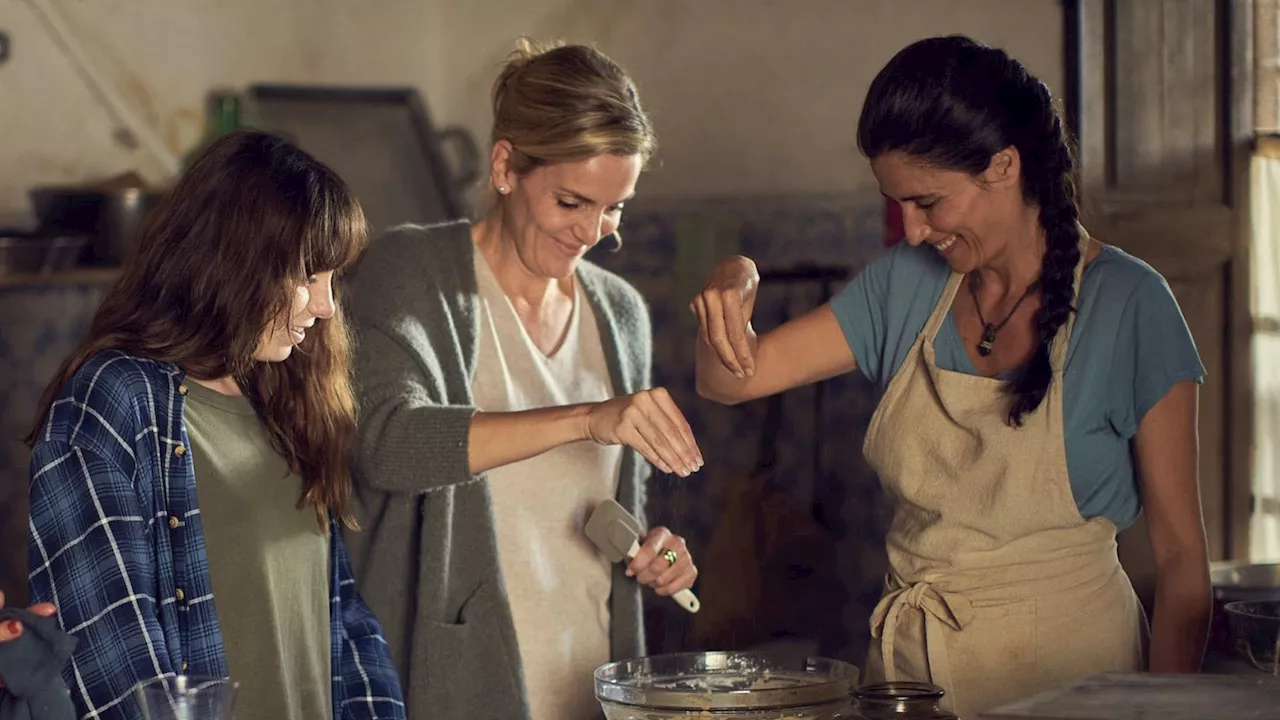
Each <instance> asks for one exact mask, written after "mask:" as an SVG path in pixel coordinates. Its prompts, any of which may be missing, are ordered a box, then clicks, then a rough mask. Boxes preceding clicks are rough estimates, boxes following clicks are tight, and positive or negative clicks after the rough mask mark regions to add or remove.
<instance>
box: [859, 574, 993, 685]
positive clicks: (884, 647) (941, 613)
mask: <svg viewBox="0 0 1280 720" xmlns="http://www.w3.org/2000/svg"><path fill="white" fill-rule="evenodd" d="M908 608H914V609H916V610H920V611H921V612H922V613H923V614H924V641H925V646H926V647H927V648H928V656H929V675H930V680H931V682H933V684H934V685H938V686H939V687H941V688H942V689H943V690H945V691H946V692H947V694H948V695H950V694H951V693H952V692H954V691H953V689H952V687H951V663H950V662H949V661H948V659H947V638H946V636H945V634H944V631H943V626H944V625H945V626H946V627H947V628H950V629H951V630H953V631H955V632H959V631H961V630H963V629H964V626H965V625H967V624H968V623H969V622H970V620H972V619H973V606H972V605H970V604H969V600H968V599H967V598H965V596H963V595H960V594H959V593H952V592H946V591H943V590H939V589H937V588H935V587H934V586H932V585H930V584H929V583H926V582H918V583H914V584H911V585H906V586H903V587H900V588H898V589H896V590H893V591H891V592H889V593H886V594H885V596H884V597H882V598H880V602H879V603H878V604H877V605H876V609H875V612H873V613H872V614H871V637H872V638H879V639H880V653H881V655H882V656H883V660H884V674H885V680H887V681H888V682H895V681H896V680H897V679H898V677H897V675H898V671H897V661H896V659H895V658H894V652H893V643H894V636H895V635H896V634H897V630H898V623H899V622H900V621H901V616H902V611H903V610H906V609H908Z"/></svg>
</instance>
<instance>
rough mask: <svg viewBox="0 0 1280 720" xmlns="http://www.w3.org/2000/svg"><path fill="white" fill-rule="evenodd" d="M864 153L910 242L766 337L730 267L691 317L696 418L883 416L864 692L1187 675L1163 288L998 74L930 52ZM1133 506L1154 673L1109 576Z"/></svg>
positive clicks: (1194, 557) (862, 142) (965, 695)
mask: <svg viewBox="0 0 1280 720" xmlns="http://www.w3.org/2000/svg"><path fill="white" fill-rule="evenodd" d="M858 145H859V147H860V148H861V150H862V152H863V153H864V154H865V155H866V156H867V157H868V158H869V159H870V161H871V166H872V170H873V171H874V173H875V175H876V178H877V180H878V181H879V184H880V189H881V192H883V193H884V195H885V196H887V197H889V198H892V199H893V200H894V201H896V202H897V203H899V205H900V206H901V207H902V211H903V218H904V221H905V229H906V238H905V239H906V242H904V243H899V244H898V245H897V246H896V247H894V248H893V249H892V250H891V251H889V252H887V253H886V254H885V255H884V256H883V257H881V258H879V259H877V260H876V261H875V262H873V263H872V264H871V265H870V266H869V267H867V268H866V269H865V270H864V271H863V272H862V273H860V274H859V275H858V277H856V278H855V279H854V280H853V281H852V282H851V283H850V284H849V285H848V287H846V288H845V289H844V290H843V291H842V293H841V294H840V295H838V296H837V297H836V298H834V299H833V300H832V301H831V303H830V304H828V305H825V306H823V307H820V308H818V309H816V310H814V311H812V312H811V313H809V314H808V315H805V316H803V317H800V318H798V319H796V320H794V321H792V322H789V323H787V324H785V325H783V326H781V327H779V328H777V329H775V330H773V331H771V332H769V333H766V334H765V335H763V336H761V337H757V336H756V334H755V332H754V330H753V329H752V327H751V324H750V319H751V310H752V306H753V304H754V300H755V294H756V288H757V284H758V282H759V275H758V273H757V272H756V268H755V265H754V264H753V263H752V262H751V260H749V259H747V258H743V257H734V258H730V259H728V260H725V261H724V262H723V263H721V264H720V266H719V267H717V269H716V270H715V271H714V273H713V274H712V276H711V279H710V280H709V281H708V283H707V286H706V288H705V289H704V290H703V292H702V293H701V294H700V295H699V296H698V297H697V298H696V299H695V300H694V302H693V309H694V311H695V312H696V313H697V315H698V318H699V321H700V326H701V330H700V338H699V341H698V350H697V358H698V387H699V392H700V393H701V394H702V395H704V396H705V397H708V398H711V399H713V400H716V401H719V402H722V403H738V402H742V401H745V400H750V399H753V398H758V397H762V396H765V395H770V394H773V393H777V392H781V391H784V390H787V389H790V388H793V387H796V386H799V385H803V384H806V383H811V382H816V381H819V380H823V379H825V378H829V377H832V376H834V375H837V374H840V373H845V372H849V371H852V370H855V369H858V370H861V371H862V372H863V374H865V375H866V376H867V377H868V378H869V379H870V380H871V381H872V382H874V383H876V384H877V385H878V386H879V388H880V390H881V391H882V393H883V396H882V398H881V400H880V403H879V406H878V407H877V409H876V412H875V415H874V417H873V418H872V420H871V424H870V427H869V428H868V430H867V436H866V442H865V445H864V452H865V454H866V456H867V459H868V461H869V462H870V464H871V466H872V467H873V468H874V469H875V470H876V472H877V473H878V474H879V476H880V478H881V481H882V483H883V485H884V487H885V489H886V491H887V492H888V494H889V497H890V498H891V501H892V503H893V507H894V517H893V523H892V525H891V528H890V531H889V536H888V541H887V545H888V555H889V561H890V569H889V573H888V575H887V577H886V579H885V590H884V596H883V598H882V599H881V601H880V604H879V605H878V606H877V608H876V609H875V612H874V614H873V616H872V623H871V632H872V637H873V642H872V648H871V652H870V656H869V657H868V660H867V667H866V675H867V677H868V678H869V679H873V680H874V679H888V680H920V681H930V682H933V683H934V684H937V685H940V686H942V687H943V688H944V689H945V690H946V691H947V693H948V697H949V698H950V702H951V703H952V707H953V708H955V709H956V710H957V711H959V713H960V714H961V715H963V716H965V717H969V716H970V715H971V714H976V713H978V712H981V711H983V710H986V709H989V708H992V707H995V706H998V705H1001V704H1004V703H1006V702H1009V701H1012V700H1015V699H1017V698H1019V697H1024V696H1027V695H1030V694H1033V693H1036V692H1039V691H1042V690H1046V689H1050V688H1053V687H1058V686H1062V685H1065V684H1068V683H1070V682H1072V681H1074V680H1077V679H1079V678H1082V677H1084V676H1087V675H1092V674H1095V673H1099V672H1106V671H1134V670H1140V669H1146V668H1148V667H1149V669H1150V670H1152V671H1157V672H1194V671H1196V670H1197V669H1198V668H1199V665H1200V661H1201V656H1202V653H1203V646H1204V641H1205V636H1206V633H1207V626H1208V620H1209V612H1210V597H1209V578H1208V562H1207V553H1206V547H1205V545H1206V543H1205V535H1204V526H1203V521H1202V519H1201V511H1200V504H1199V493H1198V489H1197V477H1196V467H1197V455H1198V451H1197V447H1196V444H1197V439H1196V412H1197V411H1196V402H1197V393H1198V383H1199V382H1201V380H1202V379H1203V376H1204V368H1203V366H1202V365H1201V363H1200V359H1199V356H1198V354H1197V352H1196V348H1195V345H1194V343H1193V342H1192V339H1191V336H1190V333H1189V332H1188V330H1187V327H1186V323H1185V321H1184V320H1183V317H1182V314H1181V312H1180V310H1179V309H1178V305H1177V303H1176V302H1175V300H1174V298H1173V295H1172V294H1171V293H1170V290H1169V287H1168V285H1167V284H1166V283H1165V281H1164V279H1163V278H1161V277H1160V275H1159V274H1157V273H1156V272H1155V271H1154V270H1153V269H1151V268H1150V267H1149V266H1148V265H1146V264H1144V263H1143V262H1141V261H1140V260H1137V259H1135V258H1133V257H1130V256H1128V255H1126V254H1125V253H1123V252H1121V251H1120V250H1118V249H1116V248H1114V247H1110V246H1106V245H1103V244H1101V243H1100V242H1098V241H1097V240H1094V239H1091V238H1090V237H1089V236H1088V235H1087V234H1086V233H1085V231H1084V229H1083V228H1082V227H1081V226H1080V225H1079V224H1078V223H1077V205H1076V198H1075V190H1074V185H1073V182H1072V171H1073V155H1072V151H1071V145H1070V143H1069V140H1068V137H1067V134H1066V132H1065V131H1064V129H1063V126H1062V122H1061V119H1060V117H1059V116H1058V114H1057V113H1056V112H1055V109H1054V106H1053V102H1052V98H1051V97H1050V94H1049V91H1048V89H1047V88H1046V87H1045V85H1044V83H1042V82H1040V81H1039V80H1038V79H1036V78H1035V77H1033V76H1032V75H1030V74H1029V73H1028V72H1027V70H1026V68H1024V67H1023V66H1022V65H1021V64H1020V63H1019V62H1017V61H1016V60H1013V59H1011V58H1010V57H1009V56H1008V55H1006V54H1005V53H1004V52H1002V51H999V50H996V49H992V48H989V47H986V46H983V45H980V44H978V43H976V42H973V41H972V40H969V39H967V38H963V37H947V38H934V39H929V40H923V41H920V42H918V43H915V44H913V45H911V46H910V47H908V48H906V49H904V50H902V51H901V52H900V53H898V55H897V56H896V57H894V58H893V60H891V61H890V62H889V64H888V65H887V66H886V67H885V68H884V69H883V70H882V71H881V72H880V74H879V75H878V76H877V77H876V79H875V81H874V82H873V83H872V85H871V89H870V91H869V92H868V94H867V98H866V102H865V104H864V106H863V110H862V117H861V119H860V120H859V125H858ZM1144 508H1145V511H1146V514H1147V523H1148V526H1149V528H1150V537H1151V543H1152V546H1153V549H1154V552H1155V558H1156V563H1157V567H1158V584H1157V594H1156V605H1155V614H1154V618H1153V624H1152V630H1151V637H1150V651H1149V654H1146V652H1145V651H1146V650H1147V647H1146V639H1147V637H1146V636H1147V623H1146V619H1145V618H1144V616H1143V611H1142V609H1141V606H1140V604H1139V602H1138V599H1137V597H1136V596H1135V594H1134V591H1133V588H1132V585H1131V584H1130V582H1129V578H1128V577H1127V576H1126V575H1125V573H1124V570H1123V569H1122V568H1121V566H1120V563H1119V561H1118V559H1117V557H1116V532H1117V530H1118V529H1120V528H1124V527H1126V526H1128V525H1130V524H1131V523H1132V522H1133V521H1134V520H1135V518H1136V517H1137V515H1138V513H1139V511H1140V510H1142V509H1144ZM1144 654H1146V657H1144ZM1148 657H1149V663H1148V662H1147V658H1148Z"/></svg>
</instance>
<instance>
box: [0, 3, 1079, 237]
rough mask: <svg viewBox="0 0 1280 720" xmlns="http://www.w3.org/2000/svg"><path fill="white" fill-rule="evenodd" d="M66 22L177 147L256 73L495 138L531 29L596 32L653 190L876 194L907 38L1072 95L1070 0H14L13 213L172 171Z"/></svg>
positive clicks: (9, 201)
mask: <svg viewBox="0 0 1280 720" xmlns="http://www.w3.org/2000/svg"><path fill="white" fill-rule="evenodd" d="M41 8H46V9H50V10H51V11H52V12H53V13H54V14H55V15H58V16H60V17H62V18H63V19H64V20H65V25H66V27H67V29H68V30H69V31H70V32H71V34H72V36H73V38H74V41H75V42H76V43H77V44H78V45H79V47H81V48H82V49H83V51H84V53H85V55H86V57H87V58H89V60H90V62H91V63H92V64H93V66H94V67H96V68H97V69H98V70H99V72H100V74H101V76H102V77H104V78H105V79H106V80H107V81H108V82H109V84H110V86H112V87H113V88H114V89H115V91H116V92H117V93H118V94H119V96H120V97H121V98H122V99H123V100H124V101H125V103H126V104H127V106H128V107H129V108H130V110H131V112H132V113H133V114H134V115H136V116H137V117H138V118H139V119H140V121H141V122H142V123H143V124H144V125H145V127H146V128H149V130H150V131H151V132H152V133H154V135H155V137H157V138H158V141H159V142H160V143H161V144H163V146H164V147H165V148H166V149H167V151H168V152H170V153H174V154H181V153H182V152H183V151H185V149H186V148H188V147H190V145H191V144H192V143H193V142H195V141H196V140H197V139H198V138H199V135H200V132H201V128H202V122H203V121H202V117H201V113H202V111H203V98H204V96H205V94H206V93H207V92H208V90H209V89H211V88H213V87H218V86H231V87H243V86H245V85H247V84H249V83H251V82H255V81H278V82H312V83H341V84H410V85H415V86H417V87H419V88H420V89H421V90H422V91H423V93H424V95H425V96H426V98H427V101H428V105H429V108H430V110H431V111H432V113H433V115H434V118H433V119H434V121H435V122H436V124H437V125H450V124H461V125H463V126H465V127H467V128H469V129H470V130H471V131H472V132H473V133H474V134H475V135H476V136H477V139H478V140H480V141H481V144H482V145H484V144H485V140H486V137H487V125H488V114H489V113H488V90H489V85H490V82H491V81H492V78H493V76H494V75H495V73H496V70H497V68H498V65H499V64H500V63H501V61H502V59H503V58H504V56H505V55H506V54H507V52H508V51H509V50H510V49H511V47H512V43H513V40H514V38H515V37H516V36H518V35H520V34H522V33H527V34H530V35H533V36H536V37H543V38H545V37H559V38H563V39H566V40H570V41H586V42H595V43H596V44H598V45H599V46H600V47H601V48H602V49H603V50H605V51H606V52H607V53H609V54H610V55H612V56H613V57H614V58H615V59H617V60H618V61H619V62H621V63H622V64H623V65H624V66H625V67H627V68H628V69H629V70H630V71H631V73H632V75H633V76H634V77H635V78H636V80H637V82H638V84H639V85H640V88H641V92H642V97H643V99H644V102H645V103H646V105H647V107H648V108H649V109H650V111H651V112H652V114H653V116H654V119H655V122H656V124H657V127H658V132H659V140H660V143H661V146H662V148H661V151H660V155H659V163H657V164H655V168H654V171H653V172H652V174H651V175H650V176H649V177H648V178H647V179H646V180H645V181H644V183H643V184H642V186H641V189H642V192H644V193H646V194H648V195H652V196H663V197H670V196H724V195H735V194H789V193H822V194H831V193H844V192H860V191H872V188H873V183H872V180H871V176H870V173H869V171H868V170H867V168H866V164H865V162H863V161H862V159H861V158H860V157H859V156H858V155H857V151H856V148H855V146H854V138H853V136H854V129H855V125H856V122H857V115H858V108H859V106H860V103H861V99H862V95H863V93H864V92H865V89H866V86H867V85H868V83H869V82H870V80H871V78H872V76H873V75H874V74H875V72H876V71H877V70H878V69H879V67H880V66H881V65H882V64H883V63H884V62H885V61H886V60H888V58H889V57H890V56H891V55H892V54H893V53H894V52H896V51H897V50H898V49H899V48H901V47H902V46H903V45H905V44H907V43H909V42H910V41H912V40H914V39H917V38H920V37H924V36H928V35H933V34H941V33H950V32H963V33H968V34H971V35H974V36H975V37H977V38H979V39H981V40H984V41H986V42H990V43H993V44H997V45H1001V46H1003V47H1006V48H1007V49H1008V50H1009V51H1010V52H1011V53H1013V54H1014V55H1015V56H1017V57H1019V58H1021V59H1023V60H1024V61H1025V62H1026V63H1027V64H1028V65H1029V66H1030V67H1031V69H1032V71H1034V72H1036V73H1038V74H1041V75H1042V76H1043V77H1045V78H1046V79H1047V80H1049V82H1050V84H1051V85H1052V86H1054V87H1055V88H1059V87H1061V75H1062V66H1061V54H1062V53H1061V19H1060V9H1059V3H1058V0H1016V1H1015V0H896V1H895V2H887V1H881V0H791V1H790V2H777V1H773V0H537V1H534V0H469V1H465V2H464V1H463V0H453V1H452V2H450V1H448V0H378V1H374V2H352V1H351V0H219V1H218V2H199V1H197V0H78V1H77V0H0V29H4V30H6V31H8V32H9V34H10V35H11V36H12V40H13V43H12V44H13V53H12V58H11V60H10V62H9V63H8V64H6V65H3V66H0V168H3V171H2V172H0V224H3V223H5V222H6V221H12V220H13V219H14V218H24V217H25V216H26V213H27V208H26V189H27V188H28V187H29V186H31V185H34V184H39V183H50V182H76V181H83V180H89V179H94V178H101V177H105V176H108V175H111V174H114V173H118V172H122V171H125V170H131V169H132V170H136V171H138V172H140V173H141V174H142V175H143V176H144V177H147V178H148V179H151V180H153V181H158V180H162V179H163V178H164V172H163V170H162V166H161V165H160V164H159V163H158V162H156V160H155V159H154V158H153V157H152V156H151V155H150V154H149V153H147V152H146V151H145V149H130V148H128V147H125V146H123V145H122V143H121V142H120V140H119V139H118V138H117V137H116V135H117V133H115V128H114V127H113V123H112V122H111V120H110V116H109V115H108V114H107V113H106V112H105V111H104V110H103V108H102V106H101V104H100V103H99V102H98V101H97V100H95V98H94V95H93V94H91V93H90V91H89V90H88V89H87V86H86V84H85V83H84V82H83V81H82V79H81V78H80V76H79V75H78V74H77V72H76V70H75V68H74V65H72V64H71V62H69V60H68V59H67V56H66V53H65V52H64V51H63V50H61V49H60V48H59V47H58V46H57V45H55V43H54V42H53V41H52V40H51V37H50V34H49V33H48V32H47V30H46V27H45V25H44V24H43V23H42V20H41V13H40V12H38V10H39V9H41Z"/></svg>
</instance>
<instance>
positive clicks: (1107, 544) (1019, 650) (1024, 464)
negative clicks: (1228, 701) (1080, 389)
mask: <svg viewBox="0 0 1280 720" xmlns="http://www.w3.org/2000/svg"><path fill="white" fill-rule="evenodd" d="M1087 250H1088V236H1087V235H1086V234H1085V233H1083V232H1081V245H1080V255H1081V258H1080V263H1079V264H1078V265H1077V266H1076V271H1075V288H1076V290H1077V297H1078V296H1079V289H1080V278H1081V275H1082V274H1083V269H1084V263H1085V255H1086V253H1087ZM963 277H964V276H963V275H959V274H956V273H952V275H951V278H950V280H949V282H948V283H947V286H946V289H945V290H944V291H943V293H942V297H941V298H940V299H939V300H938V304H937V306H936V307H935V308H934V310H933V314H932V315H931V316H930V318H929V322H928V323H927V324H926V325H925V328H924V330H923V332H921V333H920V336H919V337H918V338H917V339H916V342H915V344H914V345H913V346H912V348H911V351H910V352H909V353H908V354H907V357H906V360H905V361H904V362H903V364H902V369H901V370H900V371H899V372H898V374H897V375H896V376H894V378H893V380H892V381H891V382H890V383H889V387H888V389H887V390H886V392H885V395H884V398H883V399H882V400H881V402H880V405H879V407H878V408H877V409H876V413H875V415H874V416H873V417H872V420H871V425H870V428H869V429H868V431H867V437H866V443H865V446H864V448H863V450H864V452H865V454H866V457H867V460H868V461H869V463H870V464H871V467H872V468H874V469H875V471H876V472H877V473H878V474H879V476H880V479H881V482H882V483H883V485H884V488H885V491H886V492H887V493H888V494H889V497H890V499H891V501H892V502H893V505H894V517H893V524H892V526H891V528H890V530H889V535H888V540H887V546H888V554H889V572H888V575H887V576H886V578H885V594H884V597H883V598H882V599H881V600H880V603H879V604H878V605H877V606H876V609H875V612H874V613H873V615H872V619H871V633H872V638H873V640H872V643H871V651H870V654H869V656H868V658H867V664H866V676H867V678H868V680H870V681H878V680H919V681H925V682H933V683H934V684H936V685H940V686H942V688H943V689H944V690H946V692H947V697H948V700H949V705H950V707H951V708H952V709H953V710H954V711H955V712H957V713H958V714H959V715H961V717H964V718H966V720H969V719H970V718H975V717H977V716H978V713H980V712H983V711H985V710H988V709H991V708H993V707H997V706H999V705H1002V704H1005V703H1008V702H1010V701H1013V700H1017V699H1019V698H1022V697H1026V696H1029V695H1032V694H1035V693H1038V692H1041V691H1043V690H1047V689H1051V688H1055V687H1060V686H1062V685H1065V684H1069V683H1070V682H1072V681H1074V680H1076V679H1079V678H1082V677H1085V676H1088V675H1091V674H1095V673H1099V672H1106V671H1133V670H1139V669H1142V668H1143V667H1144V662H1143V652H1144V651H1143V646H1144V643H1145V638H1146V620H1145V618H1144V616H1143V612H1142V609H1141V606H1140V605H1139V603H1138V599H1137V596H1136V595H1135V594H1134V591H1133V587H1132V585H1131V584H1130V582H1129V578H1128V576H1127V575H1126V574H1125V573H1124V571H1123V570H1122V569H1121V567H1120V562H1119V560H1118V559H1117V556H1116V527H1115V525H1114V524H1113V523H1111V521H1109V520H1107V519H1105V518H1094V519H1092V520H1088V521H1086V520H1084V519H1083V518H1082V517H1081V516H1080V512H1079V510H1078V508H1077V506H1076V502H1075V498H1074V497H1073V496H1072V494H1071V485H1070V483H1069V482H1068V479H1067V458H1066V449H1065V446H1064V442H1063V419H1062V404H1063V396H1062V386H1063V367H1064V366H1065V364H1066V356H1067V339H1068V338H1069V337H1070V335H1071V331H1072V327H1073V326H1074V320H1075V314H1074V313H1073V314H1072V315H1071V316H1070V319H1069V320H1068V321H1067V322H1066V324H1065V326H1064V327H1063V328H1062V330H1060V331H1059V333H1058V336H1057V338H1055V340H1054V342H1053V345H1052V348H1051V351H1050V357H1051V359H1052V366H1053V384H1052V385H1051V386H1050V388H1049V392H1048V394H1047V395H1046V397H1045V399H1044V402H1043V403H1042V404H1041V405H1040V407H1039V408H1038V409H1037V410H1036V412H1034V413H1032V414H1030V415H1028V416H1026V417H1025V422H1024V424H1023V426H1022V427H1021V428H1013V427H1011V426H1009V425H1008V424H1007V422H1006V420H1005V418H1006V412H1007V409H1008V407H1009V401H1010V399H1009V396H1008V395H1007V394H1006V393H1005V392H1004V391H1003V389H1002V385H1003V383H1002V382H1001V381H1000V380H996V379H993V378H986V377H980V376H975V375H967V374H964V373H959V372H952V371H948V370H942V369H939V368H938V365H937V362H936V360H935V356H934V347H933V340H934V337H935V336H936V335H937V332H938V329H939V328H940V327H941V326H942V322H943V320H944V319H945V318H946V316H947V312H948V310H949V309H950V307H951V303H952V300H953V299H954V298H955V295H956V290H957V289H958V288H959V287H960V284H961V281H962V280H963Z"/></svg>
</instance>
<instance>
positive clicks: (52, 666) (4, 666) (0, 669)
mask: <svg viewBox="0 0 1280 720" xmlns="http://www.w3.org/2000/svg"><path fill="white" fill-rule="evenodd" d="M10 620H17V621H18V622H20V623H22V625H23V630H22V635H21V636H19V637H18V638H16V639H14V640H8V641H6V642H0V678H3V679H4V688H3V689H0V720H75V717H76V709H75V706H74V705H72V704H71V695H70V693H68V692H67V686H66V684H65V683H63V682H62V666H63V665H66V664H67V660H68V658H70V657H71V652H72V651H73V650H75V649H76V639H75V638H73V637H71V636H70V635H68V634H66V633H64V632H62V629H61V628H59V627H58V620H57V618H51V617H40V616H39V615H36V614H35V613H32V612H28V611H26V610H19V609H17V608H0V623H6V622H9V621H10Z"/></svg>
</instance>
